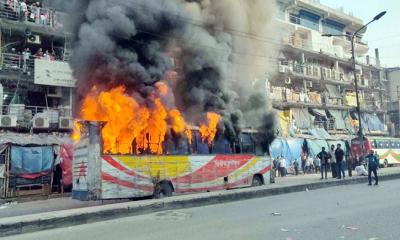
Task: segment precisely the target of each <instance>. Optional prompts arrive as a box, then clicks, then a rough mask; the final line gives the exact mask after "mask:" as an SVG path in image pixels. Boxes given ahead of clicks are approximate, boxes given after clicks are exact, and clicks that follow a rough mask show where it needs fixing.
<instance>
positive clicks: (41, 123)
mask: <svg viewBox="0 0 400 240" xmlns="http://www.w3.org/2000/svg"><path fill="white" fill-rule="evenodd" d="M49 127H50V119H49V118H46V117H34V118H33V128H36V129H47V128H49Z"/></svg>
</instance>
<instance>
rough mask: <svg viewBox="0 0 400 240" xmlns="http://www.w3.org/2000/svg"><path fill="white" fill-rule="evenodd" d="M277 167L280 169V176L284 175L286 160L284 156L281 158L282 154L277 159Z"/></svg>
mask: <svg viewBox="0 0 400 240" xmlns="http://www.w3.org/2000/svg"><path fill="white" fill-rule="evenodd" d="M279 169H280V173H281V177H285V176H286V160H285V158H283V156H281V158H280V160H279Z"/></svg>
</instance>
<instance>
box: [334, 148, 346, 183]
mask: <svg viewBox="0 0 400 240" xmlns="http://www.w3.org/2000/svg"><path fill="white" fill-rule="evenodd" d="M341 147H342V145H341V144H338V145H337V148H336V151H335V158H336V165H337V173H338V174H337V175H338V177H337V178H338V179H342V175H343V179H344V178H345V174H344V161H343V160H344V151H343V149H342V148H341Z"/></svg>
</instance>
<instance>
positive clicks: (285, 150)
mask: <svg viewBox="0 0 400 240" xmlns="http://www.w3.org/2000/svg"><path fill="white" fill-rule="evenodd" d="M303 143H304V140H303V139H299V138H290V139H283V138H277V139H275V141H274V142H272V144H271V146H270V153H271V157H272V158H273V159H276V158H277V157H280V156H283V157H284V158H285V160H286V162H287V163H288V164H290V163H292V162H293V161H294V160H296V159H297V161H300V157H301V152H302V147H303Z"/></svg>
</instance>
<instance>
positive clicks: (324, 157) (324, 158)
mask: <svg viewBox="0 0 400 240" xmlns="http://www.w3.org/2000/svg"><path fill="white" fill-rule="evenodd" d="M317 158H319V159H320V160H321V180H322V179H324V171H325V179H328V176H327V175H328V164H329V162H328V161H329V159H330V158H331V156H330V154H329V153H327V152H326V151H325V147H322V151H321V152H320V153H318V155H317Z"/></svg>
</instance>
